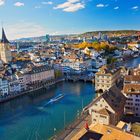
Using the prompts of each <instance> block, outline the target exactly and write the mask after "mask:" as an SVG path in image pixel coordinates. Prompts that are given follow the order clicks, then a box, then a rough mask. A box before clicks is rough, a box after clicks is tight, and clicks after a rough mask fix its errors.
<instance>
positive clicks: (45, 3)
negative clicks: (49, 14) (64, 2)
mask: <svg viewBox="0 0 140 140" xmlns="http://www.w3.org/2000/svg"><path fill="white" fill-rule="evenodd" d="M41 3H42V4H44V5H52V4H53V2H52V1H43V2H41Z"/></svg>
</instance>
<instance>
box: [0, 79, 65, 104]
mask: <svg viewBox="0 0 140 140" xmlns="http://www.w3.org/2000/svg"><path fill="white" fill-rule="evenodd" d="M62 81H65V78H61V79H55V80H54V81H53V82H51V83H50V84H48V85H45V86H44V85H42V86H40V87H36V88H34V89H30V90H26V91H23V92H20V93H17V94H15V95H11V96H7V97H5V98H3V99H0V104H1V103H4V102H8V101H10V100H13V99H15V98H18V97H20V96H23V95H27V94H30V93H32V92H35V91H38V90H40V89H43V88H46V89H47V88H49V87H50V86H52V85H55V84H57V83H59V82H62Z"/></svg>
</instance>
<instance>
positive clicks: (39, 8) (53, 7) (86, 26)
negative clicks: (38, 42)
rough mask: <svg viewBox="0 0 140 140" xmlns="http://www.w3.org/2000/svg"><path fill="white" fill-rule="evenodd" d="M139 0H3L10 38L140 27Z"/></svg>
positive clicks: (1, 10)
mask: <svg viewBox="0 0 140 140" xmlns="http://www.w3.org/2000/svg"><path fill="white" fill-rule="evenodd" d="M139 7H140V4H139V0H133V1H132V0H123V1H121V0H38V1H34V0H30V1H29V0H0V17H1V22H3V24H4V27H5V30H6V34H7V36H8V38H9V39H16V38H23V37H36V36H42V35H45V34H51V35H56V34H73V33H74V34H76V33H83V32H87V31H97V30H122V29H125V30H129V29H133V30H139V29H140V24H139V22H138V21H139V18H140V11H139Z"/></svg>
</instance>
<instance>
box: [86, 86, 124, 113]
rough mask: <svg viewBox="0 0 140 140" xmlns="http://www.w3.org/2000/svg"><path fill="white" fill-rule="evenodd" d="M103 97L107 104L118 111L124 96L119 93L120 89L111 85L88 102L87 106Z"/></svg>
mask: <svg viewBox="0 0 140 140" xmlns="http://www.w3.org/2000/svg"><path fill="white" fill-rule="evenodd" d="M102 98H103V99H104V100H105V101H106V102H107V103H108V105H109V106H110V107H111V108H112V109H113V110H114V111H115V112H116V113H118V112H120V111H121V110H122V109H123V108H124V105H125V101H126V98H125V96H124V95H123V94H122V93H121V91H120V90H119V89H118V88H117V87H116V86H115V85H114V86H113V87H111V88H110V89H109V90H108V91H105V92H104V93H103V94H101V95H100V96H99V97H97V98H96V99H95V100H93V102H92V103H90V104H89V105H88V106H87V107H88V108H89V107H91V106H92V105H94V104H95V103H97V102H98V101H100V99H102Z"/></svg>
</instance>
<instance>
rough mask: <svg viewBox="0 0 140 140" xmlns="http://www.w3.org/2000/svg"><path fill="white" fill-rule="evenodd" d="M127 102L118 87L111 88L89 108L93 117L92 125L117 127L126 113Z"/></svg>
mask: <svg viewBox="0 0 140 140" xmlns="http://www.w3.org/2000/svg"><path fill="white" fill-rule="evenodd" d="M125 101H126V98H125V96H124V95H123V94H122V93H121V91H120V90H119V89H118V88H117V87H116V86H113V87H111V88H110V89H109V90H108V91H105V92H104V93H103V94H101V95H100V96H99V97H97V98H96V99H95V100H93V102H92V103H91V104H90V105H89V106H88V107H87V108H88V110H89V114H91V116H92V123H93V124H96V123H101V124H106V125H109V124H113V125H116V124H117V123H118V121H120V119H121V117H122V115H123V113H124V105H125Z"/></svg>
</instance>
